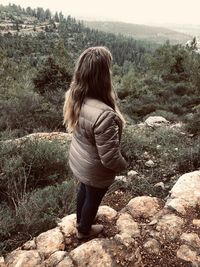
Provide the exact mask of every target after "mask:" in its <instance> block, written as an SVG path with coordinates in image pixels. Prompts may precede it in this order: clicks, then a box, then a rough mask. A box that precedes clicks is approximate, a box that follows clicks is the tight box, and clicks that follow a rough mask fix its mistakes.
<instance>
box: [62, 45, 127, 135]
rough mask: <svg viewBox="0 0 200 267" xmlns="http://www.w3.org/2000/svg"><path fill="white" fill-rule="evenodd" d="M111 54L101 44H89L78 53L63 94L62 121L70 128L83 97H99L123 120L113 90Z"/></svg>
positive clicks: (70, 129) (76, 117)
mask: <svg viewBox="0 0 200 267" xmlns="http://www.w3.org/2000/svg"><path fill="white" fill-rule="evenodd" d="M111 64H112V55H111V53H110V51H109V50H108V49H107V48H106V47H103V46H97V47H90V48H88V49H86V50H85V51H84V52H83V53H82V54H81V55H80V57H79V59H78V61H77V64H76V66H75V71H74V75H73V78H72V82H71V84H70V88H69V90H68V91H67V92H66V95H65V103H64V108H63V116H64V121H63V124H64V125H65V126H66V127H67V128H68V131H70V132H71V131H73V130H74V128H75V126H76V124H77V122H78V118H79V114H80V110H81V106H82V103H83V100H84V98H85V97H91V98H95V99H98V100H100V101H102V102H104V103H105V104H107V105H108V106H110V107H111V108H112V109H113V110H114V111H116V112H117V113H118V115H119V117H120V118H121V120H122V122H123V123H124V122H125V120H124V118H123V116H122V114H121V113H120V111H119V109H118V107H117V105H116V93H115V92H114V89H113V88H112V79H111Z"/></svg>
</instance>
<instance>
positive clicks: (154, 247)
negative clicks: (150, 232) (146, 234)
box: [143, 238, 160, 254]
mask: <svg viewBox="0 0 200 267" xmlns="http://www.w3.org/2000/svg"><path fill="white" fill-rule="evenodd" d="M143 247H144V248H145V249H146V250H147V251H148V252H149V253H150V254H159V252H160V244H159V242H158V241H157V240H156V239H154V238H150V239H149V240H147V241H146V242H145V243H144V245H143Z"/></svg>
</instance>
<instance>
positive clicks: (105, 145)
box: [69, 98, 127, 188]
mask: <svg viewBox="0 0 200 267" xmlns="http://www.w3.org/2000/svg"><path fill="white" fill-rule="evenodd" d="M121 132H122V123H121V120H120V118H119V116H118V115H117V114H116V112H115V111H114V110H113V109H112V108H111V107H109V106H108V105H106V104H104V103H103V102H101V101H99V100H96V99H92V98H86V99H85V100H84V102H83V104H82V107H81V111H80V115H79V120H78V124H77V126H76V128H75V130H74V132H73V136H72V142H71V145H70V151H69V164H70V168H71V170H72V172H73V174H74V176H75V177H76V178H77V179H78V180H79V181H81V182H82V183H84V184H87V185H90V186H93V187H98V188H104V187H107V186H110V185H111V184H112V183H113V181H114V178H115V175H116V173H117V172H119V171H121V170H123V169H125V168H126V167H127V162H126V160H125V159H124V158H123V156H122V155H121V152H120V139H121Z"/></svg>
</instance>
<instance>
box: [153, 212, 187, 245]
mask: <svg viewBox="0 0 200 267" xmlns="http://www.w3.org/2000/svg"><path fill="white" fill-rule="evenodd" d="M183 226H184V220H183V219H182V218H180V217H178V216H176V215H175V214H166V215H164V216H163V217H161V218H160V219H159V220H158V222H157V225H156V230H157V231H158V232H159V234H160V236H161V237H164V239H168V240H173V239H176V238H178V237H179V236H180V235H181V233H182V228H183Z"/></svg>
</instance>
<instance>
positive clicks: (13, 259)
mask: <svg viewBox="0 0 200 267" xmlns="http://www.w3.org/2000/svg"><path fill="white" fill-rule="evenodd" d="M41 262H42V260H41V257H40V254H39V253H38V251H37V250H28V251H26V250H14V251H13V252H12V253H10V254H9V255H8V256H7V257H6V259H5V263H6V266H8V267H39V266H41Z"/></svg>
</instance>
